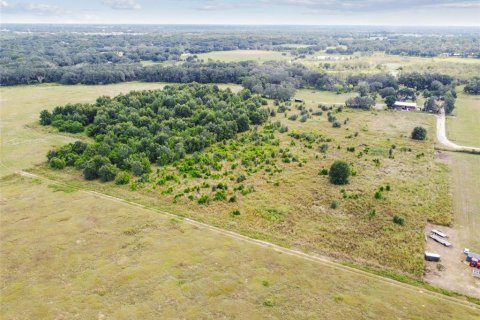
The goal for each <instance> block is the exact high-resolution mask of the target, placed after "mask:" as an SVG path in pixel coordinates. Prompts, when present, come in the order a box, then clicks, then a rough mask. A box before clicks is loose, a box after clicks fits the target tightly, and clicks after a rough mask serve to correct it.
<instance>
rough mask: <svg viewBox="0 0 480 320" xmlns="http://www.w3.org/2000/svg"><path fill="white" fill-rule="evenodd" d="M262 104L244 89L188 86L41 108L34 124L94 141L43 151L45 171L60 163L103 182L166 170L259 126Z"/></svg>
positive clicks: (265, 116)
mask: <svg viewBox="0 0 480 320" xmlns="http://www.w3.org/2000/svg"><path fill="white" fill-rule="evenodd" d="M266 104H267V101H266V100H265V99H263V98H261V97H260V96H258V95H253V94H252V93H251V92H250V90H248V89H244V90H242V91H240V92H239V93H237V94H235V93H232V92H231V91H230V90H229V89H226V90H220V89H219V88H218V87H217V86H215V85H201V84H197V83H193V84H188V85H187V84H186V85H173V86H166V87H165V88H164V89H163V90H150V91H132V92H130V93H128V94H126V95H119V96H117V97H115V98H110V97H105V96H104V97H100V98H98V99H97V101H96V102H95V103H93V104H74V105H72V104H69V105H65V106H59V107H56V108H55V109H54V110H53V111H52V112H51V113H50V112H49V111H47V110H43V111H42V112H41V114H40V123H41V124H42V125H51V126H54V127H56V128H58V129H59V130H60V131H67V132H72V133H79V132H85V133H86V134H87V135H88V136H89V137H92V138H93V139H94V141H95V142H94V143H85V142H82V141H77V142H75V143H70V144H67V145H65V146H62V147H61V148H59V149H57V150H52V151H50V152H49V153H48V155H47V157H48V160H49V164H50V166H52V167H54V168H59V169H61V168H63V166H62V165H60V166H59V165H58V164H59V163H60V164H62V163H63V162H64V163H65V166H74V167H76V168H77V169H80V170H83V174H84V177H85V179H87V180H93V179H96V178H100V179H101V180H102V181H110V180H113V179H114V178H115V177H116V174H117V173H118V172H119V171H120V170H123V171H129V172H131V173H133V174H134V175H137V176H140V175H142V174H144V173H148V172H149V171H150V165H151V164H152V163H156V164H157V165H159V166H163V165H167V164H169V163H172V162H174V161H176V160H180V159H182V158H183V157H184V156H185V155H186V154H192V153H195V152H199V151H202V150H203V149H205V148H206V147H208V146H210V145H212V144H213V143H216V142H219V141H223V140H227V139H230V138H233V137H234V136H235V135H236V134H237V133H240V132H244V131H247V130H248V129H249V128H250V126H252V125H260V124H262V123H264V122H265V121H266V120H267V119H268V116H269V110H268V109H266V108H265V107H263V106H264V105H266Z"/></svg>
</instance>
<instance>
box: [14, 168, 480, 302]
mask: <svg viewBox="0 0 480 320" xmlns="http://www.w3.org/2000/svg"><path fill="white" fill-rule="evenodd" d="M20 175H22V176H24V177H28V178H30V179H38V180H43V181H45V182H48V183H55V184H57V185H60V186H64V187H65V188H67V189H69V190H72V189H74V190H75V189H77V188H76V187H74V186H72V185H68V184H65V183H62V182H58V181H55V180H51V179H49V178H47V177H43V176H39V175H37V174H32V173H29V172H25V171H22V172H20ZM77 190H79V191H82V192H84V193H87V194H90V195H94V196H97V197H100V198H103V199H107V200H110V201H114V202H117V203H122V204H127V205H129V206H132V207H136V208H140V209H145V210H150V211H154V212H157V213H160V214H162V215H164V216H166V217H167V218H173V219H181V221H183V222H185V223H188V224H191V225H193V226H196V227H199V228H201V229H204V230H208V231H210V232H214V233H216V234H220V235H222V236H226V237H229V238H233V239H235V240H240V241H242V242H246V243H249V244H254V245H257V246H260V247H263V248H266V249H270V250H273V251H276V252H280V253H284V254H286V255H289V256H292V257H297V258H301V259H303V260H307V261H311V262H315V263H318V264H321V265H323V266H325V267H328V268H333V269H335V270H338V271H342V272H346V273H348V274H351V275H352V276H355V277H365V278H369V279H374V280H376V281H380V282H382V283H384V284H388V285H392V286H393V287H398V288H402V289H406V290H408V291H411V292H414V293H415V294H418V293H421V294H425V295H431V296H432V297H436V298H438V299H440V300H444V301H445V302H447V301H448V302H452V303H455V304H459V305H464V306H467V307H470V308H473V309H477V308H478V307H477V306H476V305H474V304H471V303H468V302H466V301H464V300H459V299H456V298H452V297H447V296H444V295H442V294H438V293H435V292H430V291H428V290H425V291H424V290H422V289H421V288H419V287H415V286H411V285H408V284H405V283H402V282H398V281H395V280H391V279H388V278H384V277H381V276H377V275H375V274H372V273H369V272H364V271H361V270H359V269H355V268H352V267H348V266H345V265H342V264H339V263H337V262H334V261H332V260H331V259H329V258H327V257H322V256H318V255H313V254H308V253H305V252H301V251H298V250H292V249H288V248H284V247H281V246H278V245H276V244H273V243H269V242H267V241H262V240H258V239H254V238H251V237H247V236H244V235H241V234H238V233H235V232H232V231H229V230H225V229H222V228H218V227H215V226H212V225H209V224H206V223H202V222H199V221H196V220H193V219H189V218H185V217H182V216H179V215H177V214H174V213H170V212H166V211H161V210H158V209H155V208H150V207H147V206H145V205H142V204H140V203H135V202H132V201H127V200H125V199H122V198H118V197H115V196H112V195H108V194H103V193H99V192H97V191H93V190H85V189H77Z"/></svg>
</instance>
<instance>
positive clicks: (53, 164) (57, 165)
mask: <svg viewBox="0 0 480 320" xmlns="http://www.w3.org/2000/svg"><path fill="white" fill-rule="evenodd" d="M48 165H49V166H50V168H53V169H63V168H65V160H63V159H60V158H57V157H53V158H51V159H50V161H49V162H48Z"/></svg>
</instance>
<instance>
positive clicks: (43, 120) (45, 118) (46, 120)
mask: <svg viewBox="0 0 480 320" xmlns="http://www.w3.org/2000/svg"><path fill="white" fill-rule="evenodd" d="M52 119H53V116H52V114H51V113H50V112H49V111H48V110H42V111H41V112H40V124H41V125H42V126H48V125H50V124H52Z"/></svg>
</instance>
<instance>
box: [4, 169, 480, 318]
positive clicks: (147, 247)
mask: <svg viewBox="0 0 480 320" xmlns="http://www.w3.org/2000/svg"><path fill="white" fill-rule="evenodd" d="M1 183H2V193H1V201H0V206H1V212H2V214H1V216H0V219H1V225H2V237H1V246H0V258H1V261H2V263H1V264H0V278H1V281H2V289H1V295H0V303H1V317H2V318H5V319H13V318H15V319H45V318H57V319H60V318H65V319H69V318H76V319H92V318H95V319H110V318H111V319H134V318H138V319H140V318H141V319H158V318H162V319H174V318H175V319H178V318H185V319H199V318H237V319H266V318H272V319H273V318H284V319H285V318H291V319H292V318H295V319H311V318H316V317H318V315H322V316H323V317H325V318H328V319H345V318H369V319H379V318H381V319H390V318H392V319H393V318H408V319H413V318H418V319H452V318H455V319H477V318H478V317H480V311H479V310H478V309H475V308H472V307H468V306H466V305H463V304H459V303H456V302H453V301H450V300H448V298H447V297H441V296H433V295H431V294H429V293H425V292H423V291H421V290H416V289H412V288H407V287H404V286H403V285H401V284H400V285H399V284H392V283H388V282H385V281H382V280H378V279H376V278H374V277H371V276H365V275H363V274H359V273H356V272H355V271H354V272H351V271H347V270H343V269H337V268H333V267H330V266H327V265H323V264H319V263H315V262H311V261H307V260H304V259H301V258H298V257H294V256H289V255H286V254H284V253H279V252H275V251H273V250H270V249H267V248H263V247H259V246H257V245H254V244H250V243H247V242H243V241H238V240H237V239H233V238H230V237H226V236H224V235H221V234H216V233H213V232H211V231H209V230H205V229H201V228H198V227H196V226H192V225H190V224H188V223H186V222H183V221H182V220H178V219H171V218H168V217H165V216H163V215H162V214H160V213H158V212H155V211H152V210H147V209H141V208H138V207H133V206H131V205H128V204H125V203H119V202H115V201H112V200H110V199H105V198H102V197H99V196H98V195H93V194H90V193H87V192H83V191H75V190H74V189H71V188H65V187H63V186H60V185H56V184H54V183H50V182H46V181H40V180H36V179H30V178H24V177H20V176H17V175H11V176H8V177H4V178H3V179H2V181H1ZM32 203H35V206H34V207H32Z"/></svg>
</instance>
